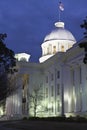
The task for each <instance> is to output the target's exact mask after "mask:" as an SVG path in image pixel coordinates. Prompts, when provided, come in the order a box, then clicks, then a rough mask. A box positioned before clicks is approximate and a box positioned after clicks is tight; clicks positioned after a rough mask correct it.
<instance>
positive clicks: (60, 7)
mask: <svg viewBox="0 0 87 130" xmlns="http://www.w3.org/2000/svg"><path fill="white" fill-rule="evenodd" d="M58 9H59V22H60V21H61V11H64V7H63V4H62V2H61V1H59V8H58Z"/></svg>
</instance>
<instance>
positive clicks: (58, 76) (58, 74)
mask: <svg viewBox="0 0 87 130" xmlns="http://www.w3.org/2000/svg"><path fill="white" fill-rule="evenodd" d="M57 78H58V79H59V78H60V71H59V70H58V71H57Z"/></svg>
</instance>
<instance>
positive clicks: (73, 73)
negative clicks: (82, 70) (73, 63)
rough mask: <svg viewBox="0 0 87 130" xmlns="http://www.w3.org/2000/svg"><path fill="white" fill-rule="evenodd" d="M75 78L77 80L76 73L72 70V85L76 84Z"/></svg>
mask: <svg viewBox="0 0 87 130" xmlns="http://www.w3.org/2000/svg"><path fill="white" fill-rule="evenodd" d="M74 78H75V72H74V70H72V84H73V85H74V84H75V83H74V82H75V81H74Z"/></svg>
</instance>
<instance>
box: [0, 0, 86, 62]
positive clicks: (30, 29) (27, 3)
mask: <svg viewBox="0 0 87 130" xmlns="http://www.w3.org/2000/svg"><path fill="white" fill-rule="evenodd" d="M58 2H59V0H0V33H7V38H6V40H5V43H6V45H7V46H8V47H9V48H10V49H12V50H13V51H14V52H15V53H20V52H26V53H29V54H31V62H38V59H39V57H40V56H41V44H42V42H43V40H44V37H45V36H46V35H47V34H48V33H50V32H51V31H52V30H53V29H54V28H55V27H54V23H55V22H57V21H58ZM62 3H63V5H64V11H63V12H62V13H61V21H64V22H65V28H66V29H68V30H70V31H71V32H72V33H73V35H74V36H75V38H76V40H77V41H78V40H80V39H81V38H82V37H83V32H84V30H83V29H81V28H80V24H81V23H82V22H83V20H84V19H85V17H86V16H87V0H62Z"/></svg>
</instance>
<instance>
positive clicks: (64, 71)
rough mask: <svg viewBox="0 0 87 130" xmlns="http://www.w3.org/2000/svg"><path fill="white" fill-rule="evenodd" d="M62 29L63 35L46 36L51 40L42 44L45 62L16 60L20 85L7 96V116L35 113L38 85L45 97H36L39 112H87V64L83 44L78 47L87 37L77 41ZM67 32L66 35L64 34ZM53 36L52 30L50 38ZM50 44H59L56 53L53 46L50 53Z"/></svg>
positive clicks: (67, 114) (48, 113) (32, 114)
mask: <svg viewBox="0 0 87 130" xmlns="http://www.w3.org/2000/svg"><path fill="white" fill-rule="evenodd" d="M59 25H60V26H61V28H63V26H64V24H63V23H60V24H59V23H56V26H58V27H59ZM57 31H58V30H57ZM62 31H63V33H61V32H62ZM59 32H60V37H61V36H62V39H57V40H56V38H55V39H54V40H51V39H50V38H49V37H50V35H49V36H47V37H46V38H45V40H46V39H49V40H48V41H44V43H43V44H42V50H43V52H42V57H41V58H40V60H41V62H42V63H30V62H22V61H18V62H17V69H18V72H17V81H16V83H17V84H16V85H17V88H18V89H16V91H14V93H13V94H12V95H11V96H9V97H8V98H7V101H6V114H7V116H9V117H11V116H13V117H15V116H17V115H18V116H19V117H23V116H28V117H30V116H34V113H33V112H34V109H33V108H31V106H32V105H33V103H32V102H31V101H30V98H31V97H32V94H33V93H34V90H35V89H36V88H39V87H40V89H41V90H40V93H38V95H39V94H41V95H42V98H41V97H39V99H38V100H37V104H38V105H37V110H36V116H40V117H43V116H44V117H49V116H63V115H66V116H70V115H72V116H75V115H86V114H87V101H86V99H87V90H86V87H87V64H84V63H83V58H84V55H85V52H84V48H80V47H79V44H80V43H83V41H85V42H86V43H87V39H85V40H84V39H83V40H82V41H81V42H79V43H76V44H75V38H74V37H73V35H72V34H71V33H70V32H69V31H66V30H64V29H63V30H61V29H59ZM64 32H65V35H62V34H64ZM66 32H67V33H68V34H69V35H68V37H66V39H67V40H66V39H65V40H64V39H63V38H64V37H65V36H66ZM54 34H56V33H55V32H54ZM57 34H58V33H57ZM54 36H55V35H54ZM54 36H53V33H52V36H51V38H52V37H54ZM55 37H56V36H55ZM57 38H58V35H57ZM58 43H59V46H58ZM50 45H51V47H52V48H53V46H56V49H57V50H56V52H57V53H55V54H54V53H53V50H52V48H51V53H50V54H48V53H47V48H48V47H49V46H50ZM61 46H64V51H62V50H61ZM44 54H46V55H44ZM49 57H50V58H49ZM44 58H45V59H44ZM16 85H15V87H16ZM38 95H37V97H38ZM40 98H41V100H40ZM33 99H34V98H33Z"/></svg>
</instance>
